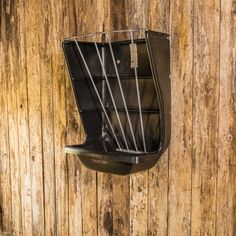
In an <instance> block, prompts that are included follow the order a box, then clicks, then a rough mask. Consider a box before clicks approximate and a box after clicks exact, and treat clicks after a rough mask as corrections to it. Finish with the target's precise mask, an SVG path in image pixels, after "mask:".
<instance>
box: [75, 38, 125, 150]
mask: <svg viewBox="0 0 236 236" xmlns="http://www.w3.org/2000/svg"><path fill="white" fill-rule="evenodd" d="M74 41H75V44H76V46H77V49H78V51H79V54H80V56H81V58H82V61H83V63H84V65H85V68H86V70H87V72H88V75H89V78H90V80H91V83H92V85H93V87H94V90H95V92H96V95H97V97H98V100H99V102H100V104H101V106H102V109H103V111H104V115H105V116H106V119H107V122H108V124H109V126H110V128H111V131H112V134H113V136H114V138H115V141H116V144H117V146H118V147H119V149H121V146H120V143H119V141H118V139H117V137H116V134H115V131H114V129H113V127H112V124H111V121H110V119H109V116H108V114H107V112H106V109H105V107H104V105H103V102H102V99H101V97H100V95H99V92H98V90H97V87H96V85H95V83H94V81H93V77H92V75H91V73H90V71H89V68H88V65H87V63H86V61H85V59H84V56H83V53H82V51H81V49H80V46H79V44H78V42H77V40H76V39H75V40H74Z"/></svg>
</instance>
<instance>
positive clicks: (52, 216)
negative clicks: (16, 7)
mask: <svg viewBox="0 0 236 236" xmlns="http://www.w3.org/2000/svg"><path fill="white" fill-rule="evenodd" d="M40 8H42V9H44V11H43V12H42V18H41V24H40V25H39V28H38V29H39V31H40V34H39V60H40V78H41V107H42V108H41V109H42V155H43V180H44V181H43V184H44V185H43V186H44V217H45V223H44V233H45V235H53V233H55V232H56V204H55V195H56V194H55V150H54V123H53V121H54V113H53V104H54V100H53V81H52V54H53V48H52V47H51V45H52V39H53V34H52V30H51V24H52V17H51V15H52V12H53V5H52V4H51V2H50V1H46V0H45V1H44V0H43V1H41V4H40Z"/></svg>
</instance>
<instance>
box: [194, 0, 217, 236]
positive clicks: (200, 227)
mask: <svg viewBox="0 0 236 236" xmlns="http://www.w3.org/2000/svg"><path fill="white" fill-rule="evenodd" d="M219 12H220V1H219V0H214V1H204V3H203V2H202V1H198V0H195V1H194V13H193V14H194V25H193V28H194V81H193V98H194V99H193V156H192V158H193V164H192V212H191V216H192V219H191V223H192V225H191V233H192V234H193V235H204V234H205V235H206V234H207V235H215V228H216V197H217V195H216V192H217V190H216V187H217V185H216V183H217V160H218V145H219V141H218V128H219V107H218V105H219V103H218V102H219V59H220V58H219V48H220V41H219V38H220V37H219V35H220V32H219V23H220V14H219Z"/></svg>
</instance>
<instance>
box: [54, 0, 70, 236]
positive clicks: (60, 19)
mask: <svg viewBox="0 0 236 236" xmlns="http://www.w3.org/2000/svg"><path fill="white" fill-rule="evenodd" d="M51 4H52V8H53V14H52V15H51V17H52V19H51V24H50V28H51V30H52V42H51V48H52V50H53V54H52V75H51V78H52V81H53V114H54V118H53V120H54V121H53V123H54V151H55V184H56V227H57V228H56V232H57V234H58V235H63V236H64V235H68V232H69V225H68V224H69V222H68V187H67V186H68V171H67V169H68V167H67V162H66V155H65V153H64V145H65V141H66V123H67V116H66V81H65V63H64V58H63V55H62V51H61V50H62V49H61V41H62V39H63V37H64V36H65V34H64V23H65V17H64V14H66V3H65V1H62V0H61V1H51Z"/></svg>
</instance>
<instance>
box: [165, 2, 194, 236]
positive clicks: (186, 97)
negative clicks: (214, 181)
mask: <svg viewBox="0 0 236 236" xmlns="http://www.w3.org/2000/svg"><path fill="white" fill-rule="evenodd" d="M170 11H171V13H170V17H171V19H170V21H171V26H170V27H171V28H170V31H171V55H172V56H171V82H172V111H171V112H172V124H171V145H170V148H169V194H168V235H190V230H191V165H192V159H191V158H192V132H193V131H192V99H193V94H192V82H193V28H192V26H193V24H192V1H191V0H190V1H171V2H170Z"/></svg>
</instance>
